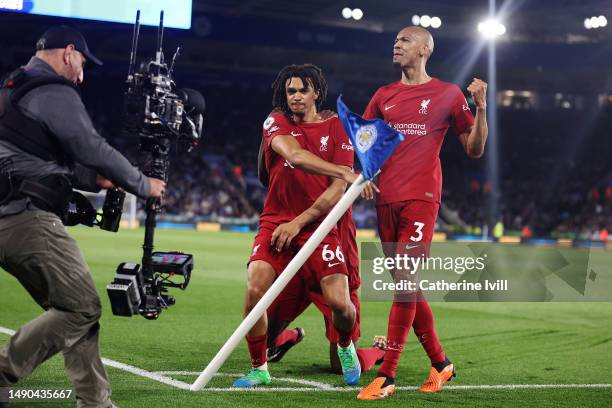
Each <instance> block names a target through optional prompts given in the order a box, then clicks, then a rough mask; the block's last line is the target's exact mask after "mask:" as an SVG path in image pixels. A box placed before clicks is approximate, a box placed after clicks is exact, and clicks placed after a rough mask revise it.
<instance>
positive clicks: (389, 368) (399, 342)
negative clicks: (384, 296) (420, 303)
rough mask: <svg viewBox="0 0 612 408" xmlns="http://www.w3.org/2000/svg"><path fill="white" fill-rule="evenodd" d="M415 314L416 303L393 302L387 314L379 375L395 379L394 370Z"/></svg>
mask: <svg viewBox="0 0 612 408" xmlns="http://www.w3.org/2000/svg"><path fill="white" fill-rule="evenodd" d="M415 313H416V302H414V301H412V302H393V304H392V305H391V312H389V328H388V332H387V352H386V353H385V360H384V361H383V363H382V365H381V366H380V369H379V370H378V372H379V373H381V374H382V375H384V376H386V377H391V378H395V370H396V369H397V365H398V363H399V360H400V355H401V353H402V349H403V348H404V344H405V343H406V338H407V337H408V333H409V332H410V326H412V322H413V321H414V315H415Z"/></svg>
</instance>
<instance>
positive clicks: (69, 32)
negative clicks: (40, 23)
mask: <svg viewBox="0 0 612 408" xmlns="http://www.w3.org/2000/svg"><path fill="white" fill-rule="evenodd" d="M68 44H73V45H74V48H75V49H76V50H77V51H79V52H80V53H81V54H83V55H84V56H85V58H87V60H90V61H92V62H93V63H94V64H96V65H102V61H100V60H99V59H98V58H96V57H95V56H94V55H93V54H92V53H91V51H89V47H87V42H86V41H85V37H83V34H81V33H80V32H78V31H77V30H75V29H74V28H71V27H67V26H55V27H51V28H50V29H48V30H47V31H45V33H44V34H43V35H42V37H40V40H38V42H37V43H36V50H37V51H40V50H52V49H54V48H66V46H68Z"/></svg>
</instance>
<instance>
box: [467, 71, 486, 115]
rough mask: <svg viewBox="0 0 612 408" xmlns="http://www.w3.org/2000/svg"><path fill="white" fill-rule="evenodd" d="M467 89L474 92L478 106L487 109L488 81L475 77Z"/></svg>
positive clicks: (471, 92) (474, 98) (473, 96)
mask: <svg viewBox="0 0 612 408" xmlns="http://www.w3.org/2000/svg"><path fill="white" fill-rule="evenodd" d="M467 90H468V91H469V92H470V94H472V99H473V100H474V103H475V104H476V108H478V109H485V108H486V107H487V83H486V82H485V81H483V80H482V79H478V78H474V80H473V81H472V83H471V84H470V85H469V86H468V87H467Z"/></svg>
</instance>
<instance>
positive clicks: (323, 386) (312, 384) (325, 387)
mask: <svg viewBox="0 0 612 408" xmlns="http://www.w3.org/2000/svg"><path fill="white" fill-rule="evenodd" d="M154 374H159V375H169V376H172V375H199V374H200V372H199V371H156V372H155V373H154ZM243 375H244V374H239V373H217V374H215V376H219V377H242V376H243ZM272 379H273V380H276V381H282V382H288V383H294V384H301V385H310V389H312V388H311V387H315V388H316V389H321V390H328V389H332V390H333V389H335V387H334V386H333V385H330V384H326V383H322V382H318V381H310V380H302V379H299V378H287V377H272Z"/></svg>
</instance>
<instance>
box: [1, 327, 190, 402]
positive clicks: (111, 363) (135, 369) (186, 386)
mask: <svg viewBox="0 0 612 408" xmlns="http://www.w3.org/2000/svg"><path fill="white" fill-rule="evenodd" d="M0 333H3V334H8V335H9V336H12V335H14V334H15V331H14V330H11V329H7V328H6V327H2V326H0ZM102 363H104V364H105V365H107V366H109V367H114V368H118V369H119V370H123V371H127V372H128V373H131V374H135V375H138V376H140V377H145V378H149V379H151V380H155V381H159V382H160V383H163V384H167V385H171V386H173V387H176V388H180V389H182V390H189V388H190V387H191V384H187V383H186V382H183V381H178V380H175V379H172V378H170V377H165V376H163V375H159V374H155V373H152V372H150V371H147V370H143V369H142V368H138V367H134V366H131V365H129V364H124V363H120V362H118V361H114V360H111V359H108V358H102Z"/></svg>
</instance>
